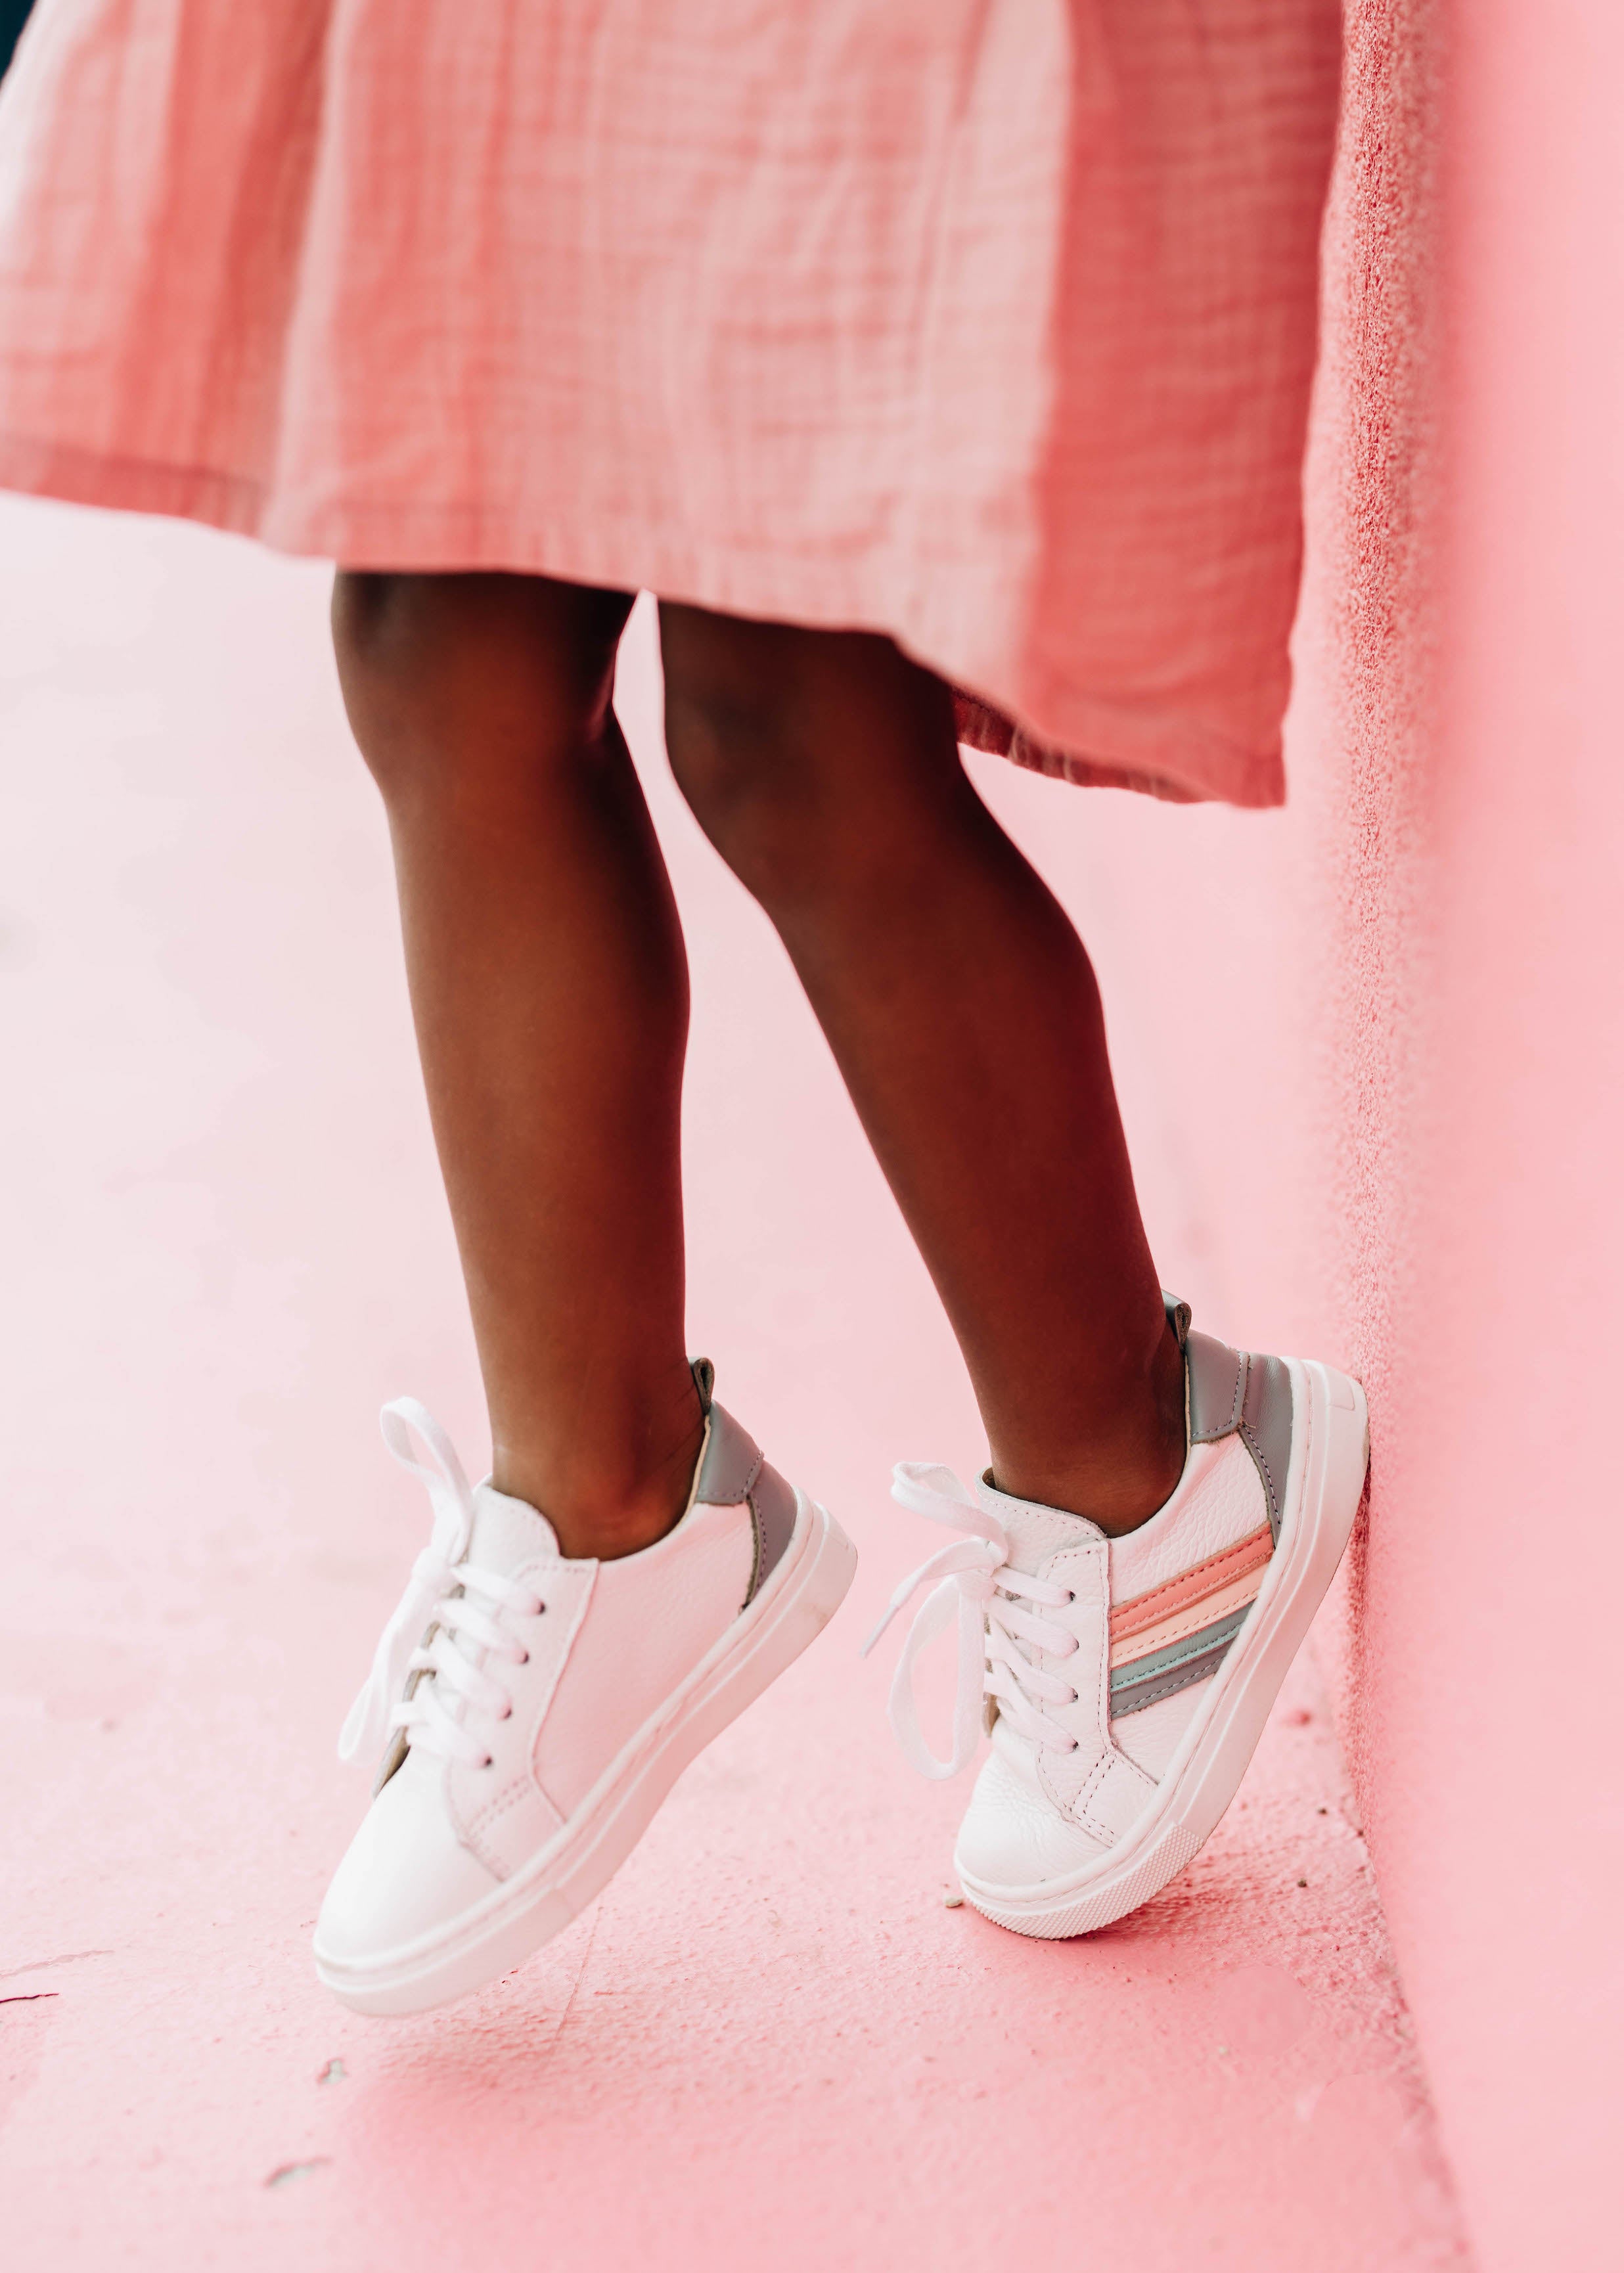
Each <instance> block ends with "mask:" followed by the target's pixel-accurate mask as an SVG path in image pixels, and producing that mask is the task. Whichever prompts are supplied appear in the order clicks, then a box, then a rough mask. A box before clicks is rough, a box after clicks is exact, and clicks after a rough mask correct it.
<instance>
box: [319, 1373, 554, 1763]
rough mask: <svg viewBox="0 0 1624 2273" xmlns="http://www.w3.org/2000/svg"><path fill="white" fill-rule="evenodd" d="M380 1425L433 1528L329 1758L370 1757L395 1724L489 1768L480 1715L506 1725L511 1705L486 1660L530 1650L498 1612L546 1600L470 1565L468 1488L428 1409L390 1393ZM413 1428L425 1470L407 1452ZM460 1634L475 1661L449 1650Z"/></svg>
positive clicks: (534, 1608)
mask: <svg viewBox="0 0 1624 2273" xmlns="http://www.w3.org/2000/svg"><path fill="white" fill-rule="evenodd" d="M379 1424H380V1427H381V1429H382V1430H383V1440H384V1443H385V1444H387V1446H388V1448H389V1451H390V1452H391V1453H393V1455H394V1457H395V1459H397V1460H398V1461H399V1462H400V1464H401V1466H402V1467H403V1468H409V1469H410V1471H411V1473H412V1474H413V1475H415V1476H418V1477H420V1478H421V1479H422V1481H423V1482H424V1483H425V1485H426V1486H427V1487H428V1495H429V1504H430V1505H431V1507H432V1511H433V1519H434V1520H433V1528H432V1532H431V1534H430V1537H429V1543H428V1545H427V1546H426V1547H425V1549H423V1552H422V1553H421V1554H420V1555H419V1556H418V1557H417V1561H416V1562H415V1563H414V1564H412V1566H411V1577H410V1579H409V1580H408V1581H407V1586H406V1591H405V1593H404V1594H402V1596H401V1599H400V1602H399V1604H398V1606H397V1608H396V1609H395V1614H394V1616H393V1617H391V1618H390V1620H389V1622H388V1624H387V1625H386V1626H385V1627H384V1630H383V1632H382V1633H381V1635H380V1637H379V1641H378V1647H377V1650H376V1652H375V1654H374V1655H373V1658H372V1671H371V1672H370V1673H369V1674H368V1676H367V1677H366V1681H365V1684H364V1685H363V1687H362V1690H361V1693H360V1695H359V1696H358V1697H357V1699H356V1700H355V1703H354V1704H353V1705H352V1706H351V1707H350V1712H349V1715H348V1717H347V1718H346V1720H345V1722H344V1726H343V1729H342V1732H341V1734H340V1737H339V1740H338V1756H339V1758H340V1759H342V1760H350V1759H355V1758H357V1755H360V1756H362V1757H364V1758H365V1757H373V1756H375V1755H376V1754H377V1753H378V1752H380V1750H381V1749H382V1747H383V1746H384V1745H385V1744H387V1742H388V1740H389V1738H390V1737H391V1736H392V1735H393V1734H394V1733H395V1731H397V1730H401V1729H403V1730H404V1731H405V1733H406V1737H407V1741H408V1742H409V1743H410V1744H413V1745H418V1746H422V1747H423V1748H424V1749H425V1750H427V1751H429V1752H437V1753H439V1754H440V1755H441V1757H443V1758H445V1759H458V1760H465V1761H467V1762H468V1763H469V1764H470V1766H471V1767H489V1766H490V1762H491V1752H490V1747H489V1744H488V1742H487V1740H486V1739H485V1737H482V1736H481V1735H480V1733H479V1726H478V1723H479V1720H480V1718H481V1716H483V1715H489V1716H490V1718H492V1719H493V1720H498V1721H505V1720H506V1719H507V1718H508V1714H510V1713H511V1712H512V1711H513V1699H512V1696H511V1695H510V1693H509V1692H508V1689H507V1687H506V1686H505V1685H504V1684H503V1683H502V1681H501V1680H500V1677H498V1675H497V1674H496V1672H495V1671H494V1669H493V1666H494V1664H495V1663H500V1662H508V1663H511V1664H515V1665H522V1664H523V1662H525V1660H526V1659H527V1658H528V1656H529V1655H530V1652H529V1651H528V1650H527V1649H526V1648H525V1647H524V1645H523V1643H522V1642H521V1641H519V1640H518V1639H516V1637H515V1635H514V1634H513V1633H512V1632H510V1631H509V1630H508V1627H507V1626H505V1625H504V1624H503V1616H504V1613H508V1614H511V1615H515V1616H517V1617H535V1616H537V1615H538V1613H539V1612H540V1611H541V1610H542V1609H544V1608H545V1604H544V1603H543V1602H542V1601H541V1599H540V1597H539V1596H538V1594H535V1593H534V1592H533V1591H532V1590H531V1589H530V1587H523V1586H520V1585H517V1584H516V1583H515V1581H514V1580H513V1579H509V1578H507V1577H505V1576H504V1575H503V1573H502V1572H500V1571H488V1570H484V1569H481V1567H480V1566H479V1565H478V1564H476V1563H470V1561H469V1559H468V1550H469V1546H470V1542H471V1540H472V1537H473V1528H474V1495H473V1491H472V1489H471V1488H470V1484H469V1481H468V1477H467V1474H465V1472H464V1470H463V1467H462V1462H461V1460H460V1459H458V1458H457V1454H456V1448H455V1445H454V1444H452V1442H451V1439H450V1437H448V1436H447V1434H446V1432H445V1430H444V1429H442V1428H441V1427H440V1423H439V1422H438V1421H436V1420H435V1418H434V1416H433V1414H432V1413H431V1412H430V1411H429V1410H428V1408H427V1407H426V1406H424V1405H420V1404H419V1403H418V1402H417V1399H416V1398H415V1397H397V1398H395V1399H394V1400H393V1401H392V1402H391V1403H390V1404H387V1405H386V1406H385V1407H384V1408H383V1411H382V1412H381V1413H380V1415H379ZM414 1429H415V1430H416V1431H417V1435H418V1436H419V1437H421V1438H422V1440H423V1442H424V1444H425V1445H426V1446H427V1447H428V1451H429V1453H430V1455H431V1458H432V1466H425V1463H424V1462H423V1461H421V1460H419V1459H416V1458H415V1457H414V1456H413V1452H412V1444H411V1434H412V1431H413V1430H414ZM460 1637H465V1638H466V1639H467V1641H468V1642H469V1643H470V1644H471V1645H473V1647H474V1648H475V1649H477V1650H478V1651H480V1652H482V1653H483V1661H482V1662H477V1661H476V1659H475V1657H474V1656H472V1655H470V1654H469V1652H468V1651H467V1650H466V1649H463V1648H461V1647H458V1642H459V1638H460Z"/></svg>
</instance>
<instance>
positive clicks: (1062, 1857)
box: [953, 1726, 1107, 1887]
mask: <svg viewBox="0 0 1624 2273" xmlns="http://www.w3.org/2000/svg"><path fill="white" fill-rule="evenodd" d="M1106 1849H1107V1842H1106V1841H1104V1840H1102V1839H1096V1838H1095V1837H1094V1834H1093V1833H1092V1832H1090V1831H1088V1830H1086V1828H1085V1827H1083V1825H1081V1824H1080V1823H1074V1822H1073V1821H1072V1819H1071V1817H1070V1816H1068V1815H1063V1814H1061V1813H1060V1812H1058V1811H1057V1810H1056V1806H1055V1804H1054V1803H1053V1801H1052V1800H1051V1799H1050V1798H1049V1795H1048V1793H1047V1792H1046V1791H1044V1790H1042V1789H1041V1787H1040V1785H1039V1783H1038V1782H1037V1770H1036V1765H1035V1762H1034V1758H1033V1752H1032V1747H1031V1745H1030V1744H1027V1743H1026V1740H1025V1738H1024V1737H1015V1736H1013V1735H1012V1734H1011V1731H1010V1730H1009V1729H1007V1728H1006V1727H1003V1726H1001V1727H1000V1728H999V1729H997V1730H996V1733H995V1735H994V1737H993V1749H992V1752H990V1754H989V1756H988V1758H987V1759H985V1760H983V1761H982V1763H981V1769H980V1772H979V1773H978V1774H977V1776H976V1779H975V1785H974V1789H973V1791H972V1792H971V1794H970V1804H969V1806H968V1807H967V1808H966V1811H965V1816H964V1820H963V1822H962V1823H961V1824H960V1825H959V1840H958V1844H957V1846H956V1848H955V1849H954V1855H953V1860H954V1862H955V1864H957V1865H958V1867H959V1869H960V1870H961V1871H967V1872H969V1873H970V1875H971V1876H972V1877H973V1878H976V1879H981V1880H982V1881H983V1882H984V1883H986V1884H988V1885H990V1886H1004V1887H1030V1886H1039V1885H1041V1883H1042V1882H1043V1880H1044V1879H1054V1878H1061V1877H1064V1876H1065V1875H1066V1874H1067V1873H1069V1872H1072V1871H1080V1870H1082V1869H1083V1868H1085V1866H1086V1864H1090V1863H1094V1862H1097V1861H1098V1860H1099V1858H1100V1857H1101V1855H1103V1854H1104V1853H1105V1852H1106Z"/></svg>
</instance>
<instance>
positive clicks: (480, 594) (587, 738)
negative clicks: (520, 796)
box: [333, 569, 630, 802]
mask: <svg viewBox="0 0 1624 2273" xmlns="http://www.w3.org/2000/svg"><path fill="white" fill-rule="evenodd" d="M629 606H630V602H629V599H628V598H626V597H625V596H622V595H621V594H619V593H605V592H597V591H590V590H588V589H585V588H583V587H572V586H565V585H558V584H553V583H551V582H549V581H545V580H544V579H542V578H539V577H524V576H506V575H490V574H455V575H410V574H380V573H374V572H368V571H359V570H353V569H341V570H340V571H339V573H338V575H337V577H336V578H335V582H334V587H333V646H334V653H335V657H336V660H337V664H338V677H339V685H340V687H341V689H342V694H343V698H344V707H345V709H346V710H347V712H348V713H349V716H350V725H351V728H352V729H353V731H354V733H355V737H356V740H357V743H358V744H359V746H360V749H361V753H362V755H363V756H364V757H365V760H366V762H367V765H368V766H369V767H370V768H371V769H372V775H373V776H374V778H375V779H376V781H377V782H378V784H379V787H380V789H381V790H382V791H383V793H384V796H385V799H386V800H388V801H390V802H394V801H395V800H396V799H399V798H401V797H402V796H406V795H416V794H418V793H420V792H421V791H423V790H425V789H432V788H434V787H436V786H438V785H439V784H442V783H444V782H447V781H449V780H452V779H455V781H456V783H457V784H458V786H459V788H460V789H463V790H465V789H466V788H467V787H468V786H469V785H470V781H473V780H476V779H477V778H478V777H479V776H485V777H486V778H489V779H491V780H493V781H494V780H500V779H501V778H503V777H508V778H511V777H512V776H514V775H515V774H533V773H534V772H535V771H536V769H538V768H545V767H546V766H547V765H548V764H549V763H551V762H555V761H558V760H559V759H560V758H561V757H563V756H564V755H566V754H568V753H570V752H572V751H576V750H580V749H583V748H584V747H586V746H590V745H591V744H592V743H593V742H594V741H595V740H596V739H597V737H598V735H599V734H600V733H601V731H602V726H603V722H604V720H605V717H606V716H607V715H608V710H609V704H610V698H611V694H612V692H613V675H614V656H615V649H616V646H617V644H618V642H619V639H620V630H621V628H622V626H623V625H624V623H625V619H626V613H627V611H628V608H629Z"/></svg>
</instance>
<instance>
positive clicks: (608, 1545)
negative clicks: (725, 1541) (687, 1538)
mask: <svg viewBox="0 0 1624 2273" xmlns="http://www.w3.org/2000/svg"><path fill="white" fill-rule="evenodd" d="M703 1438H704V1415H703V1414H702V1413H701V1411H700V1409H699V1399H698V1396H697V1394H696V1393H695V1398H694V1400H693V1413H692V1417H691V1420H690V1421H689V1422H688V1425H687V1426H686V1427H685V1428H684V1429H682V1431H681V1433H680V1435H679V1436H678V1437H676V1439H675V1440H674V1441H673V1442H671V1443H670V1444H668V1445H667V1446H666V1447H665V1449H663V1450H662V1451H660V1452H658V1454H656V1455H655V1456H654V1457H652V1458H649V1457H646V1456H645V1457H644V1458H643V1459H636V1458H632V1459H628V1458H626V1457H625V1456H624V1455H623V1454H622V1455H621V1456H620V1457H618V1458H617V1457H616V1456H615V1454H614V1453H613V1452H606V1451H605V1449H604V1448H603V1447H601V1446H590V1447H579V1448H576V1449H575V1451H573V1452H570V1453H568V1454H564V1455H560V1453H559V1452H558V1450H557V1448H556V1447H555V1446H552V1445H547V1446H545V1447H544V1446H527V1445H524V1444H508V1443H501V1442H499V1443H498V1444H496V1445H495V1446H494V1447H493V1450H492V1466H491V1481H492V1483H493V1484H494V1485H495V1487H496V1489H497V1490H498V1491H500V1492H506V1493H508V1495H510V1496H511V1497H513V1498H515V1499H521V1500H523V1501H525V1502H526V1503H527V1504H529V1505H530V1506H531V1507H533V1508H536V1509H538V1511H539V1512H541V1513H542V1514H543V1515H545V1517H546V1519H547V1520H548V1522H549V1523H550V1524H551V1525H552V1527H553V1531H554V1533H555V1534H557V1537H558V1542H559V1545H560V1548H561V1549H563V1551H564V1553H565V1554H566V1555H567V1556H568V1557H570V1558H571V1559H572V1560H583V1559H586V1558H592V1559H595V1560H597V1561H598V1562H604V1563H608V1562H614V1561H617V1560H618V1559H619V1558H620V1557H621V1556H624V1555H636V1554H638V1553H640V1552H641V1551H642V1549H643V1548H645V1547H652V1546H653V1545H654V1543H655V1542H656V1541H657V1540H660V1539H663V1538H664V1537H665V1534H666V1533H667V1532H668V1531H670V1530H672V1529H673V1527H675V1525H676V1524H677V1523H678V1522H679V1521H680V1519H681V1516H682V1513H683V1511H684V1509H685V1508H686V1507H687V1505H688V1494H689V1492H690V1491H691V1489H692V1488H693V1482H694V1470H695V1466H696V1465H697V1463H698V1459H699V1449H700V1445H701V1444H702V1443H703Z"/></svg>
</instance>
